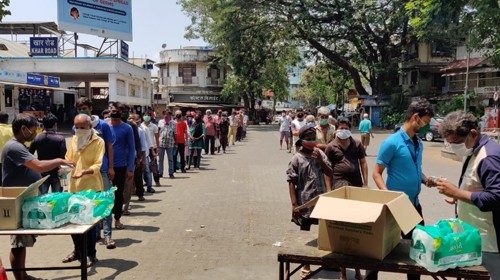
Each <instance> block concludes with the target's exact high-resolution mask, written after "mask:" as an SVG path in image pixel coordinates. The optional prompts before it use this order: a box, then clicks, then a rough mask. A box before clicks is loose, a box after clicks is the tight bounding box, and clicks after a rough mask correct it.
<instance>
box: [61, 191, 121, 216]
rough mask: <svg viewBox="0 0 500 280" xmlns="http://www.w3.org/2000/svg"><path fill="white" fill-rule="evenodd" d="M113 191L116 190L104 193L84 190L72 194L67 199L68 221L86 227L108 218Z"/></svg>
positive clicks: (113, 197)
mask: <svg viewBox="0 0 500 280" xmlns="http://www.w3.org/2000/svg"><path fill="white" fill-rule="evenodd" d="M115 190H116V188H111V189H110V190H108V191H104V192H96V191H93V190H86V191H81V192H78V193H75V194H73V195H72V196H71V197H70V199H69V209H68V212H69V221H70V222H71V223H73V224H80V225H87V224H93V223H95V222H97V221H98V220H99V219H102V218H105V217H107V216H109V215H110V214H111V211H112V210H113V205H114V201H115Z"/></svg>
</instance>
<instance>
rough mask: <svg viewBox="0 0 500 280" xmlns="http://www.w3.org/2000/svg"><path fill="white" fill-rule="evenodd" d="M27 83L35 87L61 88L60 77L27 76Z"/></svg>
mask: <svg viewBox="0 0 500 280" xmlns="http://www.w3.org/2000/svg"><path fill="white" fill-rule="evenodd" d="M26 83H27V84H29V85H35V86H48V87H59V83H60V80H59V77H52V76H46V75H41V74H35V73H28V74H27V75H26Z"/></svg>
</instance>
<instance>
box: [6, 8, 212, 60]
mask: <svg viewBox="0 0 500 280" xmlns="http://www.w3.org/2000/svg"><path fill="white" fill-rule="evenodd" d="M176 1H177V0H133V1H132V30H133V37H134V41H133V42H128V44H129V56H130V57H132V56H134V57H139V58H140V57H143V58H144V57H146V56H147V57H148V58H150V59H152V60H155V61H159V60H158V57H159V52H160V51H161V50H162V44H167V47H166V48H167V49H170V48H172V49H175V48H179V47H181V46H205V45H207V44H206V43H205V42H204V41H203V40H201V39H198V40H191V41H189V40H187V39H185V38H184V33H185V28H186V26H188V25H189V22H190V20H189V18H188V17H187V16H186V15H185V14H184V13H183V12H182V10H181V7H180V6H179V5H177V3H176ZM42 3H43V4H42ZM9 10H10V12H11V14H12V15H10V16H6V17H4V19H3V20H2V21H3V22H11V21H54V22H56V23H57V0H11V1H10V6H9ZM8 39H10V36H8ZM101 42H102V39H101V38H99V37H95V36H90V35H84V34H79V43H86V44H90V45H93V46H96V47H99V46H100V43H101Z"/></svg>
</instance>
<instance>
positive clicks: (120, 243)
mask: <svg viewBox="0 0 500 280" xmlns="http://www.w3.org/2000/svg"><path fill="white" fill-rule="evenodd" d="M115 242H116V246H117V247H120V248H123V247H128V246H130V245H133V244H139V243H142V240H137V239H132V238H122V239H115Z"/></svg>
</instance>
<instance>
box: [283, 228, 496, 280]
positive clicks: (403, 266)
mask: <svg viewBox="0 0 500 280" xmlns="http://www.w3.org/2000/svg"><path fill="white" fill-rule="evenodd" d="M317 236H318V234H317V230H313V231H311V232H307V231H299V230H298V229H297V230H294V231H290V232H288V233H287V234H286V235H285V240H284V242H283V247H282V248H281V249H280V251H279V252H278V262H279V279H280V280H285V279H286V280H289V279H290V277H291V276H292V275H294V274H295V273H296V272H298V271H299V270H300V269H301V268H302V267H303V266H304V265H305V264H309V265H318V266H320V267H319V268H318V269H316V270H313V271H312V273H311V274H310V275H309V276H308V277H307V278H303V279H310V278H311V277H313V276H314V275H316V274H317V273H319V272H320V271H322V270H323V269H325V268H334V269H338V268H340V267H346V268H359V269H366V270H378V271H386V272H394V273H404V274H406V273H412V274H420V275H430V276H432V277H433V278H434V279H446V277H456V278H457V279H461V278H464V279H484V280H489V279H490V274H489V273H488V271H487V270H486V269H485V268H484V267H483V266H473V267H465V268H457V269H448V270H446V271H440V272H436V273H432V272H429V271H427V270H426V269H425V268H423V267H422V266H419V265H418V264H416V263H415V262H414V261H413V260H412V259H410V257H409V250H410V241H409V240H401V242H400V244H399V245H398V246H397V247H396V248H394V250H393V251H392V252H391V253H390V254H389V255H388V256H387V257H385V259H384V260H383V261H379V260H375V259H369V258H363V257H356V256H349V255H343V254H336V253H331V252H327V251H321V250H319V249H318V248H317V243H316V239H317ZM291 263H294V264H298V265H299V266H298V267H297V268H295V269H294V270H293V271H290V264H291Z"/></svg>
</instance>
